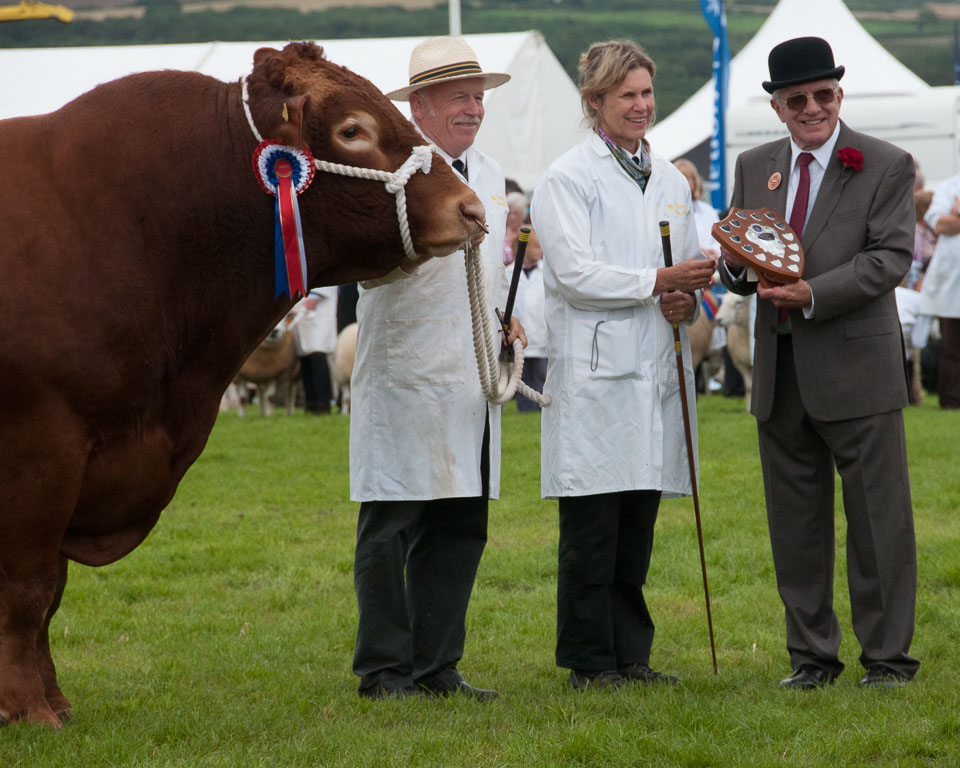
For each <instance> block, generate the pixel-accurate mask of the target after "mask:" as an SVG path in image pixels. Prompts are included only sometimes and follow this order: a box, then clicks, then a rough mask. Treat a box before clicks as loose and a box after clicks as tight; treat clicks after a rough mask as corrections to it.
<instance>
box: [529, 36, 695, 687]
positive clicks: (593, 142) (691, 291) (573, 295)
mask: <svg viewBox="0 0 960 768" xmlns="http://www.w3.org/2000/svg"><path fill="white" fill-rule="evenodd" d="M655 71H656V68H655V65H654V63H653V60H652V59H650V57H649V56H647V54H646V53H644V51H643V50H642V49H641V48H640V47H639V46H638V45H637V44H636V43H633V42H631V41H626V40H614V41H609V42H603V43H595V44H594V45H592V46H590V48H589V50H587V52H586V53H584V54H582V55H581V57H580V64H579V72H580V76H579V85H580V98H581V102H582V105H583V110H584V114H585V115H586V116H587V119H588V121H589V122H590V124H591V127H592V129H593V130H592V131H591V132H590V133H589V135H588V136H587V137H586V139H585V140H584V141H583V142H582V143H581V144H580V145H578V146H576V147H574V148H573V149H571V150H569V151H568V152H567V153H565V154H564V155H562V156H561V157H560V158H558V159H557V160H556V161H554V163H553V164H552V165H551V166H550V168H549V169H548V170H547V172H546V174H544V176H543V179H542V180H541V182H540V184H539V185H538V186H537V189H536V191H535V192H534V196H533V202H532V205H531V213H532V219H533V225H534V227H535V228H536V230H537V233H538V234H539V236H540V242H541V244H542V245H543V253H544V264H545V270H544V287H545V295H546V319H547V329H548V335H547V358H548V362H547V380H546V384H545V387H546V389H547V391H548V392H549V393H550V394H551V395H552V397H553V405H551V406H550V407H549V408H545V409H544V410H543V416H542V420H541V425H542V426H541V432H542V434H541V440H540V444H541V491H542V493H543V496H544V497H545V498H557V499H559V502H558V503H559V513H560V541H559V558H558V570H559V573H558V579H557V648H556V662H557V666H559V667H564V668H567V669H569V670H570V676H569V684H570V685H572V686H573V687H575V688H586V687H602V688H616V687H619V686H622V685H624V684H626V683H628V682H631V683H650V684H655V683H668V684H669V683H675V682H676V678H674V677H672V676H670V675H665V674H662V673H660V672H657V671H655V670H654V669H652V668H651V667H650V653H651V648H652V646H653V634H654V624H653V620H652V618H651V615H650V611H649V609H648V606H647V603H646V599H645V597H644V592H643V587H644V584H645V582H646V578H647V570H648V568H649V565H650V557H651V554H652V552H653V529H654V524H655V523H656V520H657V512H658V510H659V507H660V498H661V496H662V495H667V496H678V495H689V494H690V493H691V483H690V473H689V467H688V463H687V447H686V445H685V441H684V424H683V417H682V411H681V400H680V398H681V397H686V398H687V401H688V402H689V403H693V402H695V394H694V391H693V381H694V378H693V371H692V370H691V369H690V347H689V342H688V340H687V338H686V331H685V330H684V329H683V328H682V326H685V325H686V324H688V323H690V322H692V321H693V320H694V319H695V318H696V317H697V313H698V310H699V306H700V294H699V293H698V292H699V291H700V290H702V289H703V288H705V287H706V286H707V285H708V284H709V283H710V279H711V277H712V275H713V271H714V263H713V262H712V261H710V260H707V259H704V258H703V256H702V255H701V253H700V246H699V242H698V240H697V231H696V225H695V223H694V219H693V214H692V208H691V198H690V185H689V184H688V183H687V181H686V179H684V177H683V174H681V173H680V171H678V170H677V169H676V168H675V167H674V166H673V165H672V164H671V163H670V162H669V161H668V160H666V159H664V158H663V157H660V156H659V155H656V154H654V153H653V152H652V149H651V147H650V144H649V143H648V142H647V141H646V139H645V136H646V133H647V130H648V129H649V127H650V125H651V124H652V123H653V119H654V106H655V100H654V94H653V76H654V73H655ZM663 219H666V220H667V221H669V224H670V230H671V231H670V242H671V244H672V246H673V247H672V251H673V257H674V259H675V260H676V263H675V264H674V265H673V266H671V267H666V266H664V253H663V247H662V240H661V236H660V231H659V222H660V221H661V220H663ZM675 323H676V324H680V326H681V330H680V335H681V339H682V344H683V349H684V361H685V366H686V385H687V386H686V391H685V392H681V391H680V386H679V380H678V372H677V362H676V355H675V352H674V341H673V328H672V325H673V324H675ZM691 427H692V428H691V433H692V434H691V436H692V439H693V441H694V447H693V450H694V451H695V450H696V447H695V446H696V443H695V441H696V424H693V425H691Z"/></svg>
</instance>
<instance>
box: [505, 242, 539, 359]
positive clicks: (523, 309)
mask: <svg viewBox="0 0 960 768" xmlns="http://www.w3.org/2000/svg"><path fill="white" fill-rule="evenodd" d="M507 270H508V272H510V273H511V274H512V270H513V265H512V264H511V265H510V266H509V267H507ZM513 314H514V315H516V317H517V318H518V319H519V320H520V324H521V325H522V326H523V331H524V333H525V334H526V335H527V347H526V349H524V350H523V356H524V357H546V356H547V320H546V315H545V314H544V295H543V260H542V259H541V260H540V261H538V262H537V265H536V266H535V267H533V268H532V269H530V270H526V269H525V270H523V272H521V273H520V282H519V283H517V299H516V303H515V304H514V311H513Z"/></svg>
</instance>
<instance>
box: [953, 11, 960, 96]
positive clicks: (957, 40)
mask: <svg viewBox="0 0 960 768" xmlns="http://www.w3.org/2000/svg"><path fill="white" fill-rule="evenodd" d="M953 84H954V85H960V21H954V22H953Z"/></svg>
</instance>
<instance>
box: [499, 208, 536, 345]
mask: <svg viewBox="0 0 960 768" xmlns="http://www.w3.org/2000/svg"><path fill="white" fill-rule="evenodd" d="M529 239H530V227H520V244H519V245H518V246H517V258H516V260H515V261H514V262H513V275H512V276H511V278H510V293H508V294H507V308H506V309H505V310H504V311H503V325H504V327H505V328H509V327H510V318H511V317H512V316H513V302H514V300H515V299H516V298H517V287H518V286H519V285H520V273H521V272H522V271H523V254H524V253H526V250H527V240H529Z"/></svg>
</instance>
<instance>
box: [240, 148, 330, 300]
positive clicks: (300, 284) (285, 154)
mask: <svg viewBox="0 0 960 768" xmlns="http://www.w3.org/2000/svg"><path fill="white" fill-rule="evenodd" d="M315 168H316V167H315V165H314V162H313V155H311V154H310V152H308V151H306V150H302V149H297V148H296V147H289V146H286V145H284V144H281V143H280V142H279V141H277V140H276V139H267V140H266V141H262V142H261V143H260V145H259V146H258V147H257V148H256V149H255V150H254V152H253V172H254V175H255V176H256V177H257V181H258V182H259V184H260V186H261V187H262V188H263V191H264V192H266V193H267V194H269V195H273V196H274V197H276V199H277V204H276V208H275V209H274V210H275V216H274V237H273V243H274V265H275V266H274V274H275V279H276V293H275V295H274V298H278V297H279V296H280V294H282V293H286V294H287V296H289V297H290V298H291V299H293V298H296V296H297V294H302V295H304V296H306V295H307V258H306V251H305V250H304V247H303V227H302V226H301V225H300V207H299V206H298V205H297V195H299V194H300V193H301V192H303V190H305V189H306V188H307V187H309V186H310V182H311V181H313V174H314V171H315Z"/></svg>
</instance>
